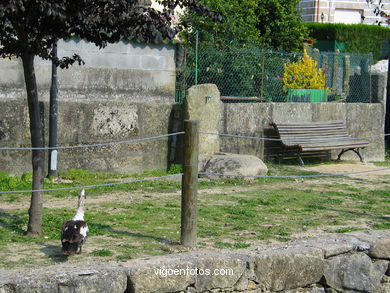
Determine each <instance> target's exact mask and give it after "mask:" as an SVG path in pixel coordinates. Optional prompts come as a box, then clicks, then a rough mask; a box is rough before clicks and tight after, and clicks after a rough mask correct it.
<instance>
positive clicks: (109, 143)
mask: <svg viewBox="0 0 390 293" xmlns="http://www.w3.org/2000/svg"><path fill="white" fill-rule="evenodd" d="M181 134H184V132H175V133H169V134H164V135H158V136H152V137H146V138H136V139H129V140H123V141H116V142H107V143H97V144H86V145H75V146H57V147H41V148H32V147H31V148H17V147H14V148H12V147H3V148H0V151H14V150H58V149H80V148H93V147H102V146H111V145H118V144H126V143H136V142H144V141H149V140H154V139H159V138H165V137H170V136H175V135H181Z"/></svg>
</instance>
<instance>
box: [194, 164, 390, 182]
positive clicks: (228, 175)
mask: <svg viewBox="0 0 390 293" xmlns="http://www.w3.org/2000/svg"><path fill="white" fill-rule="evenodd" d="M386 170H390V167H386V168H380V169H371V170H364V171H355V172H347V173H330V174H312V175H285V176H277V175H269V176H267V175H263V176H254V175H253V176H251V175H242V174H222V173H209V172H199V173H198V174H199V175H207V176H221V177H241V178H254V179H256V178H270V179H271V178H273V179H275V178H280V179H300V178H322V177H342V176H350V175H358V174H365V173H375V172H380V171H386Z"/></svg>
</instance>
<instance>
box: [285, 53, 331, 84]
mask: <svg viewBox="0 0 390 293" xmlns="http://www.w3.org/2000/svg"><path fill="white" fill-rule="evenodd" d="M283 66H284V73H283V78H282V80H283V84H284V85H285V86H286V87H288V88H292V89H325V88H326V87H325V85H326V75H325V73H323V72H322V69H321V68H318V67H317V62H316V61H315V60H314V59H313V58H311V57H310V56H309V55H308V54H307V52H306V50H305V51H304V52H303V57H302V58H300V59H299V60H298V61H297V62H294V63H285V64H283Z"/></svg>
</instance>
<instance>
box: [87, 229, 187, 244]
mask: <svg viewBox="0 0 390 293" xmlns="http://www.w3.org/2000/svg"><path fill="white" fill-rule="evenodd" d="M93 226H95V227H96V228H98V229H101V230H104V231H108V232H110V233H114V234H118V235H124V236H130V237H135V238H143V239H151V240H154V241H157V242H160V243H162V244H168V245H178V244H180V243H179V242H175V241H171V240H168V239H165V238H162V237H156V236H152V235H145V234H142V233H138V232H137V233H132V232H129V231H123V230H118V229H115V228H112V227H110V226H108V225H102V224H93Z"/></svg>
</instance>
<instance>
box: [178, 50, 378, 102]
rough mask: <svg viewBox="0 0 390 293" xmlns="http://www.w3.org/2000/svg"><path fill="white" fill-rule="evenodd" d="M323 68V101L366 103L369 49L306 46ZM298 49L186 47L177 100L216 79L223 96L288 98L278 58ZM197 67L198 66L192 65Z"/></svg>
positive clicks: (293, 56)
mask: <svg viewBox="0 0 390 293" xmlns="http://www.w3.org/2000/svg"><path fill="white" fill-rule="evenodd" d="M309 54H310V55H311V56H312V57H313V58H314V59H316V60H317V61H318V66H319V67H321V68H322V69H323V71H324V72H325V73H326V86H327V88H329V91H328V98H327V101H329V102H332V101H340V102H353V103H369V102H376V100H377V99H375V98H374V95H373V92H374V91H375V89H373V83H372V74H371V71H370V65H371V63H372V61H371V60H372V56H371V54H348V53H343V54H341V53H333V52H332V53H329V52H319V51H313V50H310V52H309ZM301 57H302V54H299V53H287V52H274V51H264V50H260V49H254V48H244V49H235V50H216V49H209V48H208V49H207V50H206V49H204V50H201V49H200V50H199V51H198V58H197V59H198V66H197V67H196V54H195V52H194V51H187V52H186V54H185V57H184V61H183V64H182V67H181V70H179V71H178V73H177V82H176V101H177V102H179V103H181V102H183V100H184V98H185V93H186V89H188V88H189V87H191V86H193V85H195V81H196V77H197V81H198V84H203V83H213V84H215V85H217V87H218V88H219V90H220V92H221V96H222V99H223V100H225V101H230V102H232V101H239V102H243V101H248V102H288V101H289V99H288V89H286V87H285V86H284V85H283V82H282V76H283V72H284V67H283V64H285V63H286V62H295V61H297V60H298V59H299V58H301ZM196 68H197V70H196Z"/></svg>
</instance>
